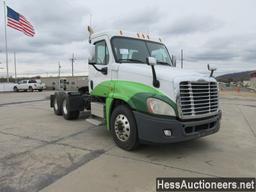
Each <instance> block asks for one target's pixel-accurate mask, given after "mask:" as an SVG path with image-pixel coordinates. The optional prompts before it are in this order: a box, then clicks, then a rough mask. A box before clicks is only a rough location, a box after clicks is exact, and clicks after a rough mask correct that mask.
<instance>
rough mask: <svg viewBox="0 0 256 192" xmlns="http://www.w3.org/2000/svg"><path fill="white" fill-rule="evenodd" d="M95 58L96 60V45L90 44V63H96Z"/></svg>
mask: <svg viewBox="0 0 256 192" xmlns="http://www.w3.org/2000/svg"><path fill="white" fill-rule="evenodd" d="M94 60H95V45H90V46H89V58H88V61H89V64H90V63H95V61H94Z"/></svg>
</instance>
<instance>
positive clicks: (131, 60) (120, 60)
mask: <svg viewBox="0 0 256 192" xmlns="http://www.w3.org/2000/svg"><path fill="white" fill-rule="evenodd" d="M122 61H130V62H137V63H145V62H144V61H141V60H138V59H118V60H117V62H120V63H122Z"/></svg>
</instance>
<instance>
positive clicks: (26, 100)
mask: <svg viewBox="0 0 256 192" xmlns="http://www.w3.org/2000/svg"><path fill="white" fill-rule="evenodd" d="M50 93H51V92H42V93H38V92H34V93H1V94H0V191H1V192H16V191H19V192H20V191H21V192H23V191H24V192H32V191H40V190H42V191H45V192H46V191H51V192H58V191H59V192H66V191H67V192H70V191H76V192H80V191H81V192H82V191H83V192H84V191H104V192H108V191H109V192H113V191H133V192H143V191H155V179H156V177H163V176H168V177H179V176H198V177H209V176H213V177H218V176H222V177H223V176H230V177H231V176H251V177H255V176H256V118H255V117H256V98H253V97H250V98H236V97H235V98H234V97H229V96H225V97H222V98H221V106H222V109H223V119H222V125H221V130H220V132H218V133H217V134H215V135H211V136H208V137H205V138H201V139H198V140H193V141H189V142H185V143H177V144H170V145H161V146H142V147H140V148H139V149H138V150H136V151H134V152H126V151H123V150H121V149H119V148H118V147H116V146H115V145H114V143H113V141H112V138H111V135H110V133H108V131H107V130H106V129H105V128H104V127H96V126H94V125H91V124H89V123H88V122H86V121H85V118H86V117H87V116H88V114H86V113H83V114H81V117H80V119H79V120H76V121H66V120H64V119H63V118H62V117H59V116H55V115H54V114H53V111H52V109H50V107H49V100H48V99H46V98H47V97H48V96H49V95H50Z"/></svg>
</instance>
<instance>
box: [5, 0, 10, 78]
mask: <svg viewBox="0 0 256 192" xmlns="http://www.w3.org/2000/svg"><path fill="white" fill-rule="evenodd" d="M3 3H4V31H5V56H6V79H7V83H9V82H10V79H9V64H8V45H7V23H6V21H7V16H6V2H5V0H4V1H3Z"/></svg>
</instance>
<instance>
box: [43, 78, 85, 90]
mask: <svg viewBox="0 0 256 192" xmlns="http://www.w3.org/2000/svg"><path fill="white" fill-rule="evenodd" d="M40 79H41V81H42V83H45V85H46V89H48V90H68V91H76V90H77V89H78V88H80V87H84V86H88V76H61V77H41V78H40Z"/></svg>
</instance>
